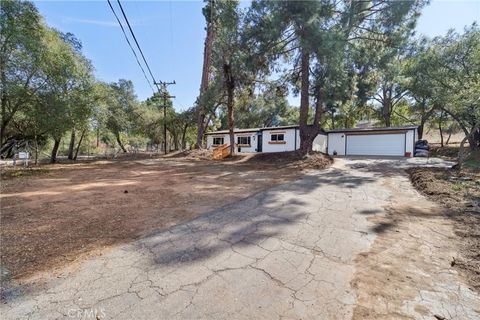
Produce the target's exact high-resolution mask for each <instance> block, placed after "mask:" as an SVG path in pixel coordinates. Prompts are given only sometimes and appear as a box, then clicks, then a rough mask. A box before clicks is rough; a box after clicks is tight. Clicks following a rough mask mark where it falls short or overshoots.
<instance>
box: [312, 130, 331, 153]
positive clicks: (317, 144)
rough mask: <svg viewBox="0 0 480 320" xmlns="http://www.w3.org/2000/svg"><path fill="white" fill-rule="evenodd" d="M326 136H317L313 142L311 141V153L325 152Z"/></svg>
mask: <svg viewBox="0 0 480 320" xmlns="http://www.w3.org/2000/svg"><path fill="white" fill-rule="evenodd" d="M327 137H328V136H327V135H326V134H319V135H318V136H317V137H316V138H315V140H313V146H312V150H313V151H318V152H323V153H326V152H327Z"/></svg>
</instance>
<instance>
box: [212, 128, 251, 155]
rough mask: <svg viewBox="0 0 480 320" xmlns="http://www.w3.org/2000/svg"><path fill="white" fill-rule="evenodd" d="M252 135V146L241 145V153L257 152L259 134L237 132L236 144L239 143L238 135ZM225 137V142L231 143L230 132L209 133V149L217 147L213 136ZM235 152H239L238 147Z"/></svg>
mask: <svg viewBox="0 0 480 320" xmlns="http://www.w3.org/2000/svg"><path fill="white" fill-rule="evenodd" d="M239 136H241V137H250V147H240V153H249V152H256V149H257V134H256V132H248V133H236V134H235V144H237V137H239ZM214 137H215V138H217V137H223V143H226V144H227V145H230V135H229V134H213V135H210V134H209V135H207V149H212V148H215V146H213V138H214ZM235 152H237V153H238V148H237V149H235Z"/></svg>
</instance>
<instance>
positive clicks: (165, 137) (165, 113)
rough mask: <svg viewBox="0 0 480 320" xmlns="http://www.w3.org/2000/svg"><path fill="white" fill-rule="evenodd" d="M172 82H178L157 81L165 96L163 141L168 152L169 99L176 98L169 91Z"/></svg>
mask: <svg viewBox="0 0 480 320" xmlns="http://www.w3.org/2000/svg"><path fill="white" fill-rule="evenodd" d="M171 84H176V82H175V80H173V82H165V81H160V82H155V85H156V86H157V89H158V92H159V93H160V94H161V95H162V98H163V106H161V107H163V143H164V153H165V154H167V99H171V98H175V96H171V95H169V94H168V92H167V86H169V85H171Z"/></svg>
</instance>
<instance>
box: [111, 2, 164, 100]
mask: <svg viewBox="0 0 480 320" xmlns="http://www.w3.org/2000/svg"><path fill="white" fill-rule="evenodd" d="M107 2H108V5H109V6H110V9H111V10H112V12H113V14H114V15H115V18H116V19H117V22H118V24H119V25H120V28H121V29H122V32H123V35H124V36H125V40H127V43H128V46H129V47H130V49H132V52H133V55H134V56H135V60H137V63H138V66H139V67H140V69H141V70H142V73H143V76H144V77H145V80H147V83H148V86H149V87H150V89H152V92H155V90H154V89H153V87H152V85H151V83H150V80H148V77H147V74H146V72H145V69H143V67H142V64H141V63H140V60H139V59H138V56H137V53H136V52H135V50H134V49H133V47H132V44H131V43H130V40H129V39H128V36H127V33H126V32H125V29H124V28H123V25H122V22H121V21H120V19H119V18H118V16H117V13H116V12H115V10H114V9H113V6H112V3H111V2H110V0H107ZM122 11H123V10H122ZM147 67H148V65H147ZM154 84H155V82H154Z"/></svg>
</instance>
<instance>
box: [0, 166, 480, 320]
mask: <svg viewBox="0 0 480 320" xmlns="http://www.w3.org/2000/svg"><path fill="white" fill-rule="evenodd" d="M422 160H423V159H422ZM409 161H417V162H418V161H420V160H409ZM408 165H410V163H409V162H408V161H406V160H404V159H402V160H365V159H360V160H347V159H339V160H337V161H336V163H335V165H334V166H333V167H332V168H330V169H328V170H324V171H316V172H309V173H308V174H306V175H304V176H303V177H301V178H300V179H299V180H297V181H294V182H290V183H286V184H283V185H280V186H277V187H274V188H271V189H269V190H267V191H264V192H261V193H258V194H256V195H255V196H253V197H250V198H249V199H246V200H242V201H240V202H236V203H233V204H231V205H228V206H226V207H223V208H221V209H219V210H216V211H214V212H211V213H208V214H206V215H203V216H200V217H198V218H196V219H195V220H192V221H190V222H188V223H185V224H181V225H178V226H175V227H172V228H170V229H168V230H166V231H163V232H159V233H155V234H152V235H150V236H148V237H146V238H143V239H141V240H139V241H136V242H134V243H131V244H128V245H123V246H121V247H116V248H114V249H112V250H110V251H108V252H105V253H104V254H103V255H101V256H98V257H94V258H91V259H90V260H88V261H86V262H84V263H83V264H82V265H81V266H79V267H78V268H77V269H75V270H65V272H64V273H63V274H61V275H59V276H57V277H50V278H48V279H46V280H45V281H43V282H42V283H41V284H29V285H26V286H23V287H15V288H11V289H9V290H8V291H7V292H6V301H5V303H4V304H3V305H2V306H1V312H2V317H3V318H4V319H25V318H28V319H57V318H72V319H226V318H229V319H278V318H286V319H350V318H352V317H357V318H382V319H399V318H418V319H423V318H425V319H435V318H434V317H435V316H439V317H444V318H445V319H448V318H450V317H452V318H457V319H475V318H479V317H480V313H479V312H480V311H479V310H480V302H479V301H480V298H479V297H478V295H477V294H476V293H475V292H473V291H471V290H470V289H468V287H467V286H466V285H464V284H463V282H462V280H461V277H460V275H459V274H458V273H456V272H455V271H452V270H451V268H449V262H448V260H446V259H444V260H442V259H443V258H442V255H444V254H447V255H448V254H449V253H450V251H454V250H455V248H454V246H452V245H451V243H450V242H451V241H450V240H451V238H449V237H448V236H445V237H444V236H439V235H438V234H442V235H443V234H448V233H449V232H452V231H451V225H449V222H448V221H447V220H436V224H438V221H440V222H441V223H440V227H439V228H442V229H441V230H440V231H441V232H440V231H439V230H434V229H435V228H430V227H429V228H425V231H422V232H420V234H415V236H416V238H415V242H408V239H410V238H409V237H410V235H412V234H414V231H412V230H410V229H409V228H413V226H411V223H410V222H408V223H406V224H405V225H402V224H401V223H400V222H398V221H397V224H396V225H393V224H391V223H390V224H391V226H390V227H386V225H385V221H382V222H381V223H379V222H378V221H376V220H375V219H385V217H387V211H388V210H389V208H391V207H392V206H398V205H399V204H401V202H408V201H412V202H416V203H417V204H422V205H424V206H427V207H428V208H429V209H432V210H433V208H434V207H435V205H434V204H431V203H428V202H427V201H426V200H425V199H424V198H423V197H422V196H421V195H419V194H418V193H417V192H416V191H414V190H413V188H412V187H411V186H410V183H409V181H408V179H407V177H406V175H405V174H404V173H402V171H399V168H400V167H401V166H408ZM219 196H221V194H219ZM192 201H194V199H192ZM418 219H420V218H418ZM438 219H441V218H438ZM382 223H383V224H382ZM421 223H423V222H421ZM392 226H393V227H392ZM428 230H433V231H432V234H430V233H429V232H430V231H428ZM390 234H393V235H395V236H397V237H398V239H396V240H394V241H391V242H390V244H389V246H388V247H385V244H386V243H388V242H386V241H387V240H388V239H390V240H391V239H393V238H388V237H391V235H390ZM435 235H436V236H435ZM432 237H437V238H435V239H434V241H435V246H432V247H429V251H428V252H424V251H422V250H421V244H422V243H423V242H425V243H428V242H429V241H432V239H433V238H432ZM382 239H383V240H382ZM449 241H450V242H449ZM402 243H404V244H405V247H403V245H401V244H402ZM419 243H420V246H419ZM447 243H449V244H448V245H447ZM395 245H400V247H402V249H404V250H406V249H407V248H406V247H408V246H413V247H412V250H411V251H409V252H408V254H409V255H413V256H415V255H424V254H427V255H428V257H429V260H428V261H423V260H425V259H423V260H422V261H423V262H422V261H420V262H419V261H417V260H415V259H413V260H412V259H410V260H408V261H407V262H406V265H405V266H406V267H405V268H402V266H400V267H399V268H398V271H396V275H395V274H393V275H392V274H391V272H390V273H388V272H385V274H383V272H382V271H381V270H380V271H379V270H377V269H376V267H380V266H379V265H381V266H385V265H387V266H388V264H389V263H390V264H391V263H392V261H393V260H389V261H390V262H388V261H387V262H383V260H382V259H386V258H387V257H389V255H392V256H395V255H397V257H396V258H397V259H400V261H401V259H402V258H404V257H402V256H401V255H400V256H399V252H400V251H399V249H398V248H396V249H395ZM390 248H394V249H395V250H390V251H391V252H390V251H389V249H390ZM416 249H418V251H415V250H416ZM445 250H447V251H445ZM405 258H406V257H405ZM410 258H411V257H410ZM396 261H398V260H396ZM422 263H424V264H433V265H434V266H435V270H434V271H433V272H434V273H433V274H425V272H424V271H423V274H422V270H423V269H422V268H423V265H422ZM404 269H405V270H404ZM390 271H391V270H390ZM403 273H405V274H406V277H410V278H412V277H413V279H416V277H417V278H418V279H419V280H418V281H416V282H413V284H412V283H409V282H402V281H403V280H402V281H400V282H395V285H392V286H393V288H389V285H388V281H390V278H392V279H393V278H394V277H395V276H397V277H400V276H401V277H403V276H404V274H403ZM389 277H390V278H389ZM383 278H385V279H383ZM387 279H388V280H387ZM420 279H423V280H420ZM439 279H441V281H442V282H441V283H436V282H437V281H438V280H439ZM376 281H380V282H379V283H384V287H385V290H391V291H388V292H387V291H385V290H383V287H382V286H374V285H373V284H372V283H375V282H376ZM382 281H384V282H382ZM392 281H393V280H392ZM392 283H393V282H392ZM402 283H403V284H402ZM417 283H418V284H417ZM403 291H405V292H407V291H408V292H409V293H410V294H408V295H405V294H403ZM459 306H461V307H459ZM438 319H441V318H438Z"/></svg>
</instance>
